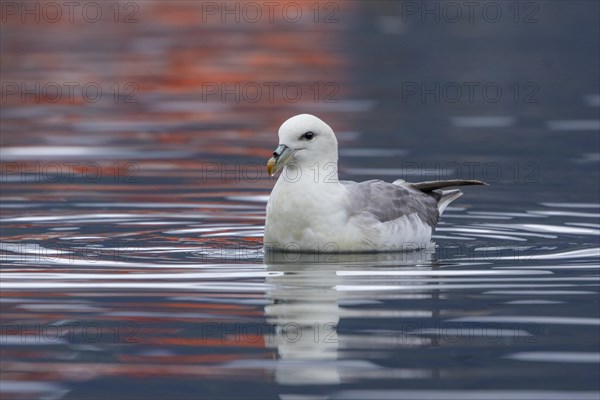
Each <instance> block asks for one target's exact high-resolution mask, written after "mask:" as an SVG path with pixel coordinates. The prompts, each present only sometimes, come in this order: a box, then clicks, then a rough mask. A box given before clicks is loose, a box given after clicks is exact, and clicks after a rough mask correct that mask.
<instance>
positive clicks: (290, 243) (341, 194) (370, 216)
mask: <svg viewBox="0 0 600 400" xmlns="http://www.w3.org/2000/svg"><path fill="white" fill-rule="evenodd" d="M278 136H279V146H278V147H277V149H276V150H275V151H274V152H273V157H271V158H270V159H269V161H268V163H267V171H268V173H269V175H271V176H273V175H274V174H275V173H277V172H278V171H280V170H281V175H280V176H279V178H278V179H277V183H276V184H275V186H274V187H273V190H272V192H271V195H270V196H269V200H268V202H267V216H266V221H265V234H264V247H265V249H267V250H282V251H290V252H382V251H406V250H416V249H421V248H425V247H427V246H428V245H429V243H430V242H431V235H432V234H433V232H434V230H435V227H436V225H437V223H438V220H439V217H440V215H441V214H442V213H443V212H444V210H445V209H446V207H447V206H448V204H450V203H451V202H452V201H454V200H456V199H457V198H458V197H460V196H461V195H462V194H463V193H462V192H461V191H460V190H459V189H452V190H442V189H444V188H446V187H451V186H462V185H485V183H483V182H480V181H476V180H458V179H456V180H446V181H429V182H420V183H409V182H405V181H404V180H401V179H399V180H396V181H394V182H393V183H388V182H384V181H382V180H369V181H365V182H360V183H357V182H352V181H340V180H339V178H338V142H337V139H336V137H335V133H334V132H333V130H332V129H331V127H330V126H329V125H327V124H326V123H325V122H323V121H322V120H321V119H319V118H317V117H315V116H314V115H310V114H300V115H296V116H294V117H291V118H290V119H288V120H287V121H285V122H284V123H283V124H282V125H281V127H280V128H279V133H278Z"/></svg>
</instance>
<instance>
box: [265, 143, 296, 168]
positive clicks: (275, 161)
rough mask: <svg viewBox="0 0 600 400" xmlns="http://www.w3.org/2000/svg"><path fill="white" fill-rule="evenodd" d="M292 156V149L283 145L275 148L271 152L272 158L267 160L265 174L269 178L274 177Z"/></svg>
mask: <svg viewBox="0 0 600 400" xmlns="http://www.w3.org/2000/svg"><path fill="white" fill-rule="evenodd" d="M292 154H293V151H292V149H290V148H289V147H288V146H286V145H285V144H280V145H279V146H277V148H276V149H275V151H274V152H273V157H271V158H269V161H267V172H268V173H269V176H273V175H275V174H276V173H277V171H279V170H280V169H281V168H283V167H284V165H285V164H286V163H287V161H288V160H289V158H290V156H291V155H292Z"/></svg>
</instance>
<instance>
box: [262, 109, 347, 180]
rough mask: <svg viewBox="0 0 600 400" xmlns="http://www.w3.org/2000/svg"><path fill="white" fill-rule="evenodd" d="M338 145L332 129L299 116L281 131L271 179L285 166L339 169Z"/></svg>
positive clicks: (310, 117) (270, 164) (307, 116)
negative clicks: (330, 165) (316, 165)
mask: <svg viewBox="0 0 600 400" xmlns="http://www.w3.org/2000/svg"><path fill="white" fill-rule="evenodd" d="M337 160H338V143H337V139H336V138H335V134H334V133H333V129H331V127H330V126H329V125H327V124H326V123H325V122H323V121H322V120H321V119H319V118H317V117H315V116H314V115H310V114H300V115H296V116H294V117H292V118H290V119H288V120H287V121H285V122H284V123H283V124H282V125H281V127H280V128H279V146H278V147H277V149H275V151H274V152H273V157H271V159H269V162H268V163H267V170H268V172H269V175H271V176H272V175H274V174H275V173H276V172H277V171H279V170H280V169H281V168H283V167H284V166H285V165H290V166H292V165H293V166H295V167H297V168H303V167H312V166H314V165H315V163H319V168H323V167H324V166H325V165H327V164H331V163H334V164H336V165H337Z"/></svg>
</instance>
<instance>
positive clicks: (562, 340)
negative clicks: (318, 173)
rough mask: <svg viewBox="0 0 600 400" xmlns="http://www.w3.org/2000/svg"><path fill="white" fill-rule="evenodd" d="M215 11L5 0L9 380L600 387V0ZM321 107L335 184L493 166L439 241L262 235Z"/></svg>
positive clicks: (112, 394) (476, 395) (514, 393)
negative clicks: (297, 131)
mask: <svg viewBox="0 0 600 400" xmlns="http://www.w3.org/2000/svg"><path fill="white" fill-rule="evenodd" d="M22 4H23V3H15V4H14V5H15V7H17V8H16V10H17V11H16V12H21V9H20V8H19V7H22ZM206 4H208V3H201V2H170V3H168V4H167V3H166V2H158V1H152V2H137V3H134V2H131V3H129V2H128V3H126V4H125V3H122V4H121V5H120V7H121V8H119V12H120V13H119V14H118V15H116V14H114V12H115V10H114V9H109V8H108V7H109V6H110V5H103V6H102V7H104V8H102V10H103V14H102V15H103V16H104V17H103V18H102V19H100V20H99V21H98V22H94V23H92V22H90V21H88V20H86V18H83V17H82V16H80V15H79V14H77V13H76V14H75V20H74V22H73V23H71V22H70V21H69V20H68V19H66V17H63V18H62V19H61V20H60V21H58V22H52V21H48V17H52V16H53V15H54V14H52V15H51V14H48V13H49V12H50V11H51V10H46V12H47V13H46V14H43V10H42V8H40V10H39V13H40V14H39V15H40V22H39V23H38V22H36V21H35V19H33V17H34V15H33V14H30V15H27V14H26V15H25V17H22V15H21V14H19V13H17V14H14V15H13V14H12V10H13V9H12V8H10V9H5V10H3V13H4V14H3V15H4V16H7V15H8V16H7V19H6V21H5V20H3V23H2V39H1V40H2V42H1V44H2V61H3V62H2V66H1V67H2V82H3V83H2V85H3V86H2V89H3V98H2V110H1V128H2V149H1V156H2V197H1V200H2V204H1V212H2V215H1V220H0V222H1V230H2V248H1V251H2V253H1V260H2V269H1V286H0V288H1V289H2V293H1V294H2V296H1V300H2V303H1V311H2V314H1V319H2V322H1V328H2V331H1V332H0V342H1V345H2V357H1V371H2V374H1V378H0V393H2V398H6V399H32V398H33V399H100V398H102V399H103V398H123V399H130V398H144V399H149V398H172V399H192V398H194V399H196V398H211V399H237V398H239V399H246V398H250V399H271V398H273V399H278V398H279V399H325V398H331V399H413V398H419V399H540V400H541V399H544V400H548V399H597V398H598V396H599V394H600V388H599V384H598V379H597V378H598V376H599V374H600V343H599V337H600V332H599V331H600V318H599V310H600V305H599V303H600V290H599V277H598V273H599V268H600V267H599V264H600V243H599V238H600V221H599V220H600V204H599V192H600V190H599V184H598V182H599V181H600V179H599V178H600V176H599V175H600V174H599V166H598V162H599V161H600V135H598V133H599V131H600V122H599V121H600V118H599V111H600V108H599V107H600V89H599V76H598V70H599V61H598V60H599V56H598V54H599V53H598V51H597V50H598V44H599V43H598V42H599V39H598V38H599V37H600V35H599V20H598V15H599V9H598V3H597V2H587V1H572V2H566V1H547V2H546V1H544V2H541V1H540V2H518V3H512V2H486V3H481V4H480V5H479V6H478V8H475V10H474V11H473V15H472V18H470V17H469V15H468V11H469V10H468V9H467V8H465V6H464V5H462V6H461V4H462V3H452V4H458V6H456V5H450V6H448V4H449V3H445V2H427V4H425V3H424V2H387V1H383V2H379V1H373V2H357V1H349V2H342V1H338V2H330V3H320V4H318V7H316V8H315V6H314V3H312V2H295V3H294V4H295V7H298V8H299V9H301V10H302V11H303V17H302V18H301V19H300V20H298V21H297V22H292V18H291V17H292V14H291V13H292V11H291V9H290V10H288V11H289V13H290V14H284V15H280V14H277V13H276V14H274V20H273V21H270V20H269V19H268V18H267V15H268V14H266V11H265V14H263V18H262V19H261V20H259V21H258V22H252V21H250V19H251V18H252V17H251V16H250V14H242V13H243V12H245V11H243V8H240V9H239V10H240V11H239V17H240V21H239V23H238V22H235V19H234V20H228V19H227V18H233V17H234V16H232V15H230V16H229V17H228V16H227V15H225V20H226V21H229V22H227V23H222V22H221V17H222V15H221V14H220V13H221V10H219V9H216V11H215V9H212V8H206V7H207V5H206ZM282 4H283V3H282ZM286 4H287V3H286ZM126 6H127V7H128V8H125V7H126ZM30 7H33V8H31V9H33V10H34V12H35V5H30ZM40 7H41V6H40ZM232 7H233V6H232ZM240 7H242V5H240ZM282 7H283V6H282ZM289 7H292V6H289ZM426 7H428V8H426ZM452 7H455V8H452ZM456 7H459V8H456ZM484 7H485V10H486V14H481V12H482V10H483V9H484ZM234 10H235V9H234ZM457 10H458V11H460V12H461V13H462V14H461V15H462V17H461V18H460V19H458V20H456V21H455V18H456V15H457V14H455V13H454V12H455V11H457ZM497 10H501V14H500V16H497V14H494V11H497ZM246 11H247V12H250V11H251V10H249V9H247V10H246ZM90 13H91V11H90ZM214 13H216V14H214ZM130 14H131V15H130ZM65 15H67V14H65ZM91 15H92V14H89V15H88V19H89V16H91ZM115 15H116V17H118V18H116V19H115ZM127 16H131V17H132V18H134V19H136V20H137V22H132V23H124V19H125V18H126V17H127ZM249 17H250V18H249ZM23 18H25V19H23ZM44 18H45V19H44ZM50 19H52V18H50ZM115 20H116V21H117V22H115ZM325 21H327V23H326V22H325ZM69 82H75V83H79V86H78V87H75V86H73V87H75V88H76V90H74V92H73V97H72V98H71V97H70V96H69V95H68V94H67V92H66V89H65V88H68V87H69V86H68V85H74V84H72V83H69ZM15 85H16V86H15ZM22 85H24V86H22ZM36 85H37V86H36ZM57 85H58V87H60V88H61V89H62V91H61V92H60V95H58V94H57V93H58V92H56V87H57ZM86 85H87V86H86ZM222 85H225V86H222ZM84 86H86V87H87V88H88V91H87V92H82V91H80V90H79V88H83V87H84ZM98 87H99V88H100V89H101V92H102V94H101V95H100V96H99V97H98V98H97V99H96V98H95V97H94V96H93V93H95V92H92V90H93V89H94V88H98ZM284 88H285V89H284ZM53 90H54V91H53ZM257 90H258V91H257ZM298 90H299V91H298ZM269 91H271V92H269ZM294 93H296V94H298V93H299V95H296V94H294ZM271 94H272V97H271V96H270V95H271ZM134 100H135V101H134ZM301 112H310V113H314V114H316V115H318V116H320V117H322V118H323V119H325V120H326V121H327V122H328V123H329V124H330V125H331V126H332V127H333V128H334V130H335V131H336V133H337V136H338V139H339V142H340V156H341V160H340V175H341V177H342V178H343V179H354V180H366V179H372V178H382V179H385V180H388V181H393V180H395V179H397V178H400V177H402V178H404V179H406V180H407V181H420V180H430V179H452V178H457V177H460V178H465V179H482V180H485V181H487V182H489V183H490V186H488V187H473V188H466V189H465V190H464V191H465V195H464V196H463V197H462V198H461V199H459V200H457V201H456V202H455V203H453V205H452V206H451V207H449V208H448V209H447V210H446V212H445V213H444V215H443V217H442V220H441V223H440V224H439V226H438V229H437V231H436V233H435V235H434V242H435V246H434V247H433V248H432V249H429V250H424V251H421V252H411V253H400V254H379V255H377V254H364V255H360V254H356V255H341V254H334V255H317V254H304V255H301V256H300V255H297V254H270V253H267V254H265V253H264V252H263V250H262V230H263V225H264V217H265V205H266V201H267V198H268V195H269V192H270V189H271V188H272V186H273V184H274V182H275V181H274V179H272V178H269V177H268V176H267V174H266V171H265V162H266V159H267V158H268V157H269V156H270V153H271V152H272V150H273V149H274V147H275V146H276V144H277V138H276V130H277V128H278V126H279V124H281V123H282V122H283V121H284V120H285V119H287V118H288V117H289V116H291V115H293V114H297V113H301Z"/></svg>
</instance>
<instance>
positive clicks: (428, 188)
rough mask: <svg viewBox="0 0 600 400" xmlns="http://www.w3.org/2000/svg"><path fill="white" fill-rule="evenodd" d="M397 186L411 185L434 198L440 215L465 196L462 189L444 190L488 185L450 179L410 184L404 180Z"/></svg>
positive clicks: (397, 182)
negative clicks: (454, 187)
mask: <svg viewBox="0 0 600 400" xmlns="http://www.w3.org/2000/svg"><path fill="white" fill-rule="evenodd" d="M394 183H395V184H397V185H410V186H412V187H413V188H415V189H418V190H420V191H421V192H423V193H425V194H428V195H429V196H431V197H433V198H434V199H435V200H436V201H437V203H438V210H439V211H440V215H441V214H442V213H443V212H444V210H445V209H446V207H448V204H450V203H452V202H453V201H454V200H456V199H458V198H459V197H460V196H462V195H463V192H461V191H460V189H452V190H441V189H443V188H447V187H452V186H468V185H486V186H487V183H485V182H481V181H477V180H465V179H450V180H446V181H427V182H419V183H408V182H404V180H402V179H398V180H397V181H395V182H394Z"/></svg>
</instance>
